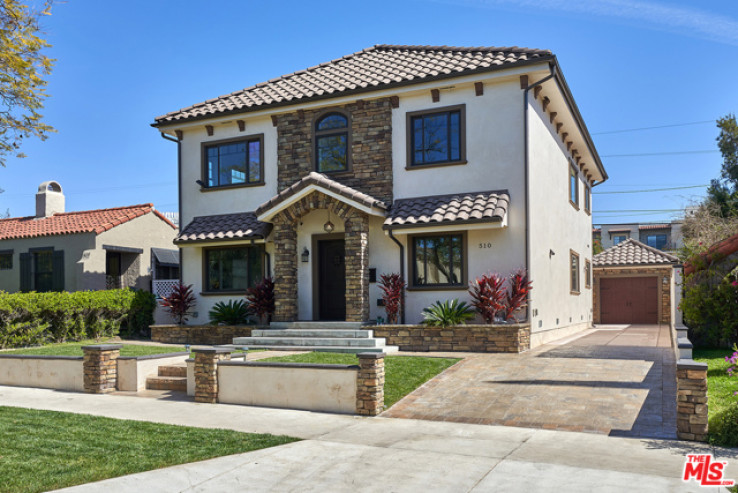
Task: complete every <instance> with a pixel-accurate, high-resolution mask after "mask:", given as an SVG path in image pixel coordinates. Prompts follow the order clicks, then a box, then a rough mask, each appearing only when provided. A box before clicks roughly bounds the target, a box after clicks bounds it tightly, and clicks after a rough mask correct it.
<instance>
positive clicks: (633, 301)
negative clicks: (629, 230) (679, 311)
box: [592, 238, 680, 324]
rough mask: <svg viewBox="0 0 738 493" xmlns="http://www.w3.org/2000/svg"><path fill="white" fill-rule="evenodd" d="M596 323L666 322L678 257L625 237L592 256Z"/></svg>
mask: <svg viewBox="0 0 738 493" xmlns="http://www.w3.org/2000/svg"><path fill="white" fill-rule="evenodd" d="M592 263H593V274H594V286H593V288H594V293H593V295H594V296H593V303H594V306H593V315H594V316H593V318H594V322H595V323H596V324H658V323H670V322H671V319H672V317H673V313H674V307H673V306H672V300H673V299H674V289H675V286H674V279H675V276H674V273H673V271H674V268H677V267H680V265H679V260H678V259H677V258H676V257H674V256H673V255H670V254H668V253H666V252H662V251H660V250H657V249H656V248H653V247H650V246H648V245H645V244H643V243H641V242H639V241H637V240H634V239H632V238H631V239H628V240H626V241H624V242H622V243H620V244H618V245H615V246H613V247H611V248H608V249H607V250H605V251H604V252H601V253H599V254H597V255H595V256H594V258H593V259H592Z"/></svg>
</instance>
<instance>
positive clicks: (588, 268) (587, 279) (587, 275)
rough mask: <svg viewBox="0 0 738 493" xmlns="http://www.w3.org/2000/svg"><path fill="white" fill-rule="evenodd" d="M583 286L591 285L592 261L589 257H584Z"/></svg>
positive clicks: (588, 286)
mask: <svg viewBox="0 0 738 493" xmlns="http://www.w3.org/2000/svg"><path fill="white" fill-rule="evenodd" d="M584 287H585V288H587V289H590V288H591V287H592V262H590V261H589V259H584Z"/></svg>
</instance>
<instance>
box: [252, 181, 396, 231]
mask: <svg viewBox="0 0 738 493" xmlns="http://www.w3.org/2000/svg"><path fill="white" fill-rule="evenodd" d="M313 191H320V192H322V193H325V194H326V195H330V196H332V197H334V198H336V199H338V200H340V201H342V202H345V203H347V204H349V205H351V206H353V207H355V208H357V209H360V210H363V211H364V212H367V213H370V214H374V215H380V216H384V215H385V211H386V210H387V205H386V204H385V203H384V202H382V201H381V200H378V199H376V198H374V197H372V196H371V195H367V194H365V193H363V192H359V191H358V190H355V189H353V188H351V187H348V186H346V185H343V184H341V183H339V182H337V181H335V180H331V179H330V178H328V177H327V176H326V175H324V174H322V173H316V172H315V171H312V172H310V173H309V174H308V175H307V176H305V177H304V178H302V179H301V180H299V181H298V182H296V183H294V184H292V185H291V186H289V187H288V188H285V189H284V190H282V191H281V192H279V193H278V194H277V195H275V196H274V197H272V198H271V199H269V200H268V201H267V202H264V203H263V204H261V205H260V206H259V207H257V208H256V211H255V214H256V217H257V218H258V219H259V220H260V221H269V220H271V219H272V218H273V217H274V216H275V215H276V214H277V213H278V212H279V211H281V210H283V209H285V208H286V207H289V206H290V205H291V204H293V203H295V202H297V201H298V200H300V199H301V198H302V197H304V196H306V195H308V194H310V193H312V192H313Z"/></svg>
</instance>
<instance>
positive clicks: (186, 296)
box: [162, 282, 196, 325]
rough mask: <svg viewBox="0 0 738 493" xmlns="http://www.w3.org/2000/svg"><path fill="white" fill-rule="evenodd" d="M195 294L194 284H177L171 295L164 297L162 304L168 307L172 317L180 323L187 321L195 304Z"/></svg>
mask: <svg viewBox="0 0 738 493" xmlns="http://www.w3.org/2000/svg"><path fill="white" fill-rule="evenodd" d="M195 303H196V300H195V295H194V294H192V284H188V285H185V284H182V283H181V282H180V283H179V284H175V285H174V287H172V292H171V293H170V294H169V296H166V297H164V298H163V301H162V306H163V307H164V308H166V310H167V311H168V312H169V314H170V315H171V316H172V318H173V319H174V320H175V321H176V322H177V323H178V324H179V325H183V324H185V323H186V322H187V316H188V315H189V314H190V309H192V308H193V307H194V306H195Z"/></svg>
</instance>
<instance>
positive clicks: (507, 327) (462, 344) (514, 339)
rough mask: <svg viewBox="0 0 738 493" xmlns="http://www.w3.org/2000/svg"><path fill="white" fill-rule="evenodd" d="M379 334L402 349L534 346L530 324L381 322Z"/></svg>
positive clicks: (506, 349)
mask: <svg viewBox="0 0 738 493" xmlns="http://www.w3.org/2000/svg"><path fill="white" fill-rule="evenodd" d="M367 328H371V329H372V330H373V331H374V336H375V337H384V338H385V339H386V340H387V341H386V343H387V345H390V346H399V347H400V350H401V351H469V352H478V353H521V352H523V351H527V350H528V349H530V324H529V323H525V324H488V325H482V324H474V325H471V324H470V325H456V326H453V327H447V328H440V327H429V326H427V325H377V326H372V327H367Z"/></svg>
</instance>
